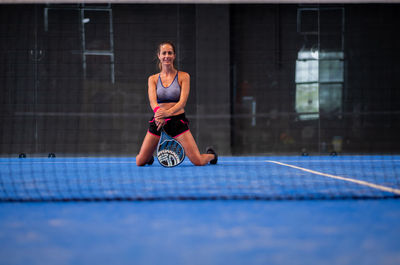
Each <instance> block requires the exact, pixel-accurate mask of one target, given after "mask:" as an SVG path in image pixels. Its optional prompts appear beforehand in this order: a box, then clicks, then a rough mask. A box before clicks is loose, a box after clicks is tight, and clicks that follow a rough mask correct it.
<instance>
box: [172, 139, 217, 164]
mask: <svg viewBox="0 0 400 265" xmlns="http://www.w3.org/2000/svg"><path fill="white" fill-rule="evenodd" d="M176 140H178V141H179V142H180V143H181V145H182V147H183V149H185V153H186V156H187V157H188V158H189V160H190V161H191V162H192V163H193V164H194V165H196V166H204V165H206V164H207V163H208V162H210V161H211V160H213V159H214V158H215V155H213V154H200V151H199V148H198V147H197V144H196V141H195V140H194V138H193V135H192V133H191V132H190V131H187V132H185V133H183V134H181V135H179V136H178V137H176Z"/></svg>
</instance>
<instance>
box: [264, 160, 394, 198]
mask: <svg viewBox="0 0 400 265" xmlns="http://www.w3.org/2000/svg"><path fill="white" fill-rule="evenodd" d="M265 162H269V163H274V164H278V165H281V166H285V167H291V168H295V169H299V170H302V171H305V172H308V173H312V174H316V175H320V176H324V177H328V178H333V179H339V180H344V181H348V182H352V183H356V184H359V185H363V186H367V187H370V188H374V189H378V190H381V191H386V192H391V193H394V194H396V195H400V190H399V189H394V188H390V187H386V186H382V185H377V184H374V183H370V182H367V181H363V180H357V179H352V178H345V177H340V176H335V175H331V174H326V173H322V172H318V171H314V170H311V169H307V168H302V167H298V166H294V165H289V164H285V163H282V162H278V161H271V160H267V161H265Z"/></svg>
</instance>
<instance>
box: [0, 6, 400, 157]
mask: <svg viewBox="0 0 400 265" xmlns="http://www.w3.org/2000/svg"><path fill="white" fill-rule="evenodd" d="M86 7H90V8H91V9H90V10H89V9H86V10H85V11H84V16H83V18H86V19H87V18H88V19H90V20H89V21H87V23H81V19H82V17H81V11H82V9H81V8H82V7H81V6H80V5H0V47H1V49H0V62H1V63H0V85H1V88H0V104H1V107H0V110H1V119H0V122H1V130H0V132H1V142H0V153H1V154H2V155H13V154H16V153H19V152H26V153H28V154H31V155H43V154H46V153H49V152H56V153H59V154H64V155H128V156H132V155H135V154H136V153H137V152H138V150H139V148H140V144H141V141H142V139H143V137H144V135H145V133H146V130H147V123H148V122H147V121H148V119H149V118H150V116H151V114H152V113H151V109H150V107H149V104H148V99H147V77H148V76H149V75H150V74H153V73H156V72H157V68H156V54H155V50H156V47H157V44H158V43H159V42H161V41H163V40H172V41H174V42H175V43H176V46H177V53H178V61H177V65H178V67H179V69H181V70H183V71H186V72H188V73H189V74H190V75H191V93H190V97H189V101H188V104H187V107H186V113H187V115H188V116H189V118H190V120H191V130H192V132H193V135H194V136H195V138H196V140H197V142H198V144H199V147H200V149H201V150H203V149H204V148H205V147H206V146H207V145H214V146H215V147H216V148H217V149H218V150H219V152H220V153H221V154H225V155H229V154H267V153H291V152H296V153H298V152H300V151H301V150H303V149H306V150H308V151H310V152H318V153H319V152H321V153H323V152H328V151H330V150H333V149H335V146H334V142H335V141H340V145H341V151H343V152H399V151H400V141H399V140H398V135H399V131H400V128H399V124H400V123H399V116H400V112H399V111H400V104H399V103H398V102H399V99H400V92H399V90H398V89H397V86H398V84H399V83H400V73H399V72H400V70H399V67H398V66H397V63H398V61H399V57H400V51H399V48H398V47H400V43H399V42H400V38H399V36H398V32H397V31H398V27H399V20H398V17H399V15H400V5H396V4H391V5H388V4H386V5H329V6H327V5H321V6H319V8H320V13H319V14H320V16H319V19H318V16H317V17H315V16H314V17H313V16H310V18H309V20H306V21H305V22H304V23H305V24H304V25H303V26H305V27H306V28H307V27H308V28H310V29H313V28H315V25H316V24H315V23H316V21H317V23H318V24H317V27H316V28H317V30H318V31H319V32H318V34H317V35H316V37H315V36H314V37H309V38H308V39H306V40H305V38H304V36H303V35H301V34H299V32H298V10H299V8H305V7H312V8H314V7H315V6H304V5H111V6H109V5H101V6H86ZM316 7H318V6H316ZM98 8H100V9H98ZM330 8H333V9H335V10H338V9H339V10H344V13H343V14H344V35H343V36H344V42H343V43H344V47H343V50H344V54H345V59H344V65H345V71H344V75H345V82H344V85H343V91H342V99H341V100H342V103H341V105H342V107H341V109H340V110H339V111H336V112H334V113H322V112H321V113H320V116H319V119H316V120H307V121H304V120H301V119H299V115H298V113H296V111H295V97H296V83H295V71H296V59H297V54H298V51H299V50H300V49H301V48H302V47H303V46H304V45H306V46H307V45H309V42H313V41H316V40H317V41H318V45H319V47H320V49H321V50H323V49H326V50H329V49H332V47H335V46H337V45H338V38H337V34H336V33H337V32H338V30H340V29H338V25H339V23H338V21H339V20H338V17H339V15H338V14H336V13H335V12H336V11H335V12H331V11H329V10H331V9H330ZM326 10H328V11H326ZM340 12H341V11H340ZM110 14H112V17H111V23H112V27H111V29H112V31H111V30H110V17H109V15H110ZM316 19H317V20H316ZM318 25H319V26H318ZM339 28H340V27H339ZM83 30H84V31H85V33H84V34H83ZM111 32H112V33H111ZM333 32H336V33H335V34H336V35H335V34H333ZM110 36H112V42H110ZM83 38H84V39H83ZM313 38H314V39H313ZM83 47H85V48H86V50H88V51H110V50H112V54H113V56H108V55H104V54H103V55H88V56H86V57H83ZM252 108H254V109H255V115H252V113H253V112H252V111H253V109H252ZM338 139H339V140H338Z"/></svg>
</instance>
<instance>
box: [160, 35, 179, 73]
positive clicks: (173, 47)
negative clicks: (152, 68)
mask: <svg viewBox="0 0 400 265" xmlns="http://www.w3.org/2000/svg"><path fill="white" fill-rule="evenodd" d="M165 44H168V45H171V47H172V50H173V51H174V54H175V55H176V49H175V45H174V43H173V42H172V41H163V42H161V43H160V44H158V47H157V57H156V58H158V55H159V54H160V52H161V46H163V45H165ZM157 66H158V69H159V70H160V71H161V70H162V63H161V62H160V61H158V63H157ZM174 67H175V68H177V67H176V65H175V60H174Z"/></svg>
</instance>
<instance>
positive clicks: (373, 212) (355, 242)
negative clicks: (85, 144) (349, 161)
mask: <svg viewBox="0 0 400 265" xmlns="http://www.w3.org/2000/svg"><path fill="white" fill-rule="evenodd" d="M399 220H400V200H394V199H389V200H336V201H316V200H314V201H184V202H179V201H157V202H100V203H99V202H97V203H95V202H92V203H88V202H78V203H75V202H70V203H3V204H0V246H1V248H0V264H2V265H11V264H15V265H17V264H18V265H19V264H30V265H36V264H37V265H43V264H57V265H63V264H74V265H79V264H97V265H102V264H104V265H109V264H114V265H118V264H127V265H128V264H167V265H168V264H171V265H181V264H182V265H187V264H193V265H197V264H199V265H200V264H201V265H204V264H221V265H225V264H233V265H234V264H238V265H239V264H240V265H241V264H263V265H264V264H272V265H273V264H290V265H297V264H299V265H300V264H304V265H310V264H318V265H320V264H349V265H350V264H351V265H354V264H371V265H376V264H380V265H386V264H387V265H389V264H392V265H398V264H400V263H399V261H400V222H399Z"/></svg>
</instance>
